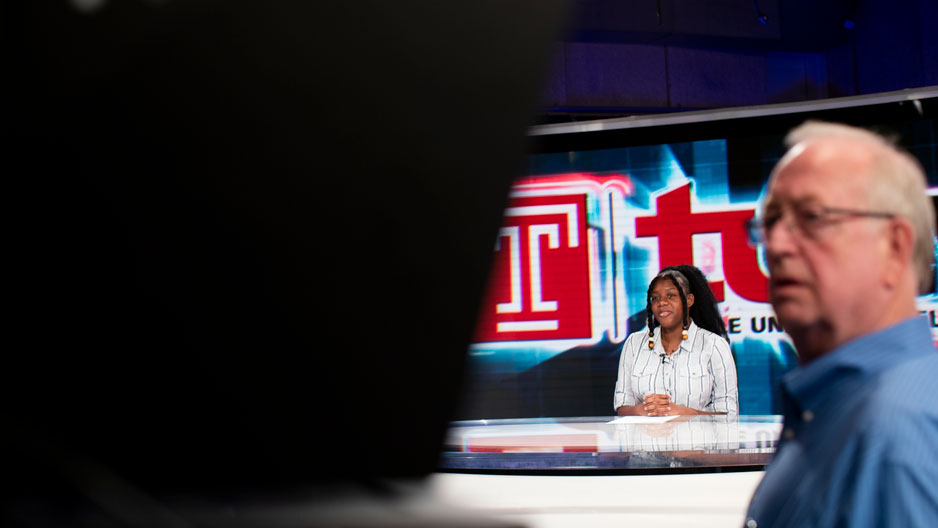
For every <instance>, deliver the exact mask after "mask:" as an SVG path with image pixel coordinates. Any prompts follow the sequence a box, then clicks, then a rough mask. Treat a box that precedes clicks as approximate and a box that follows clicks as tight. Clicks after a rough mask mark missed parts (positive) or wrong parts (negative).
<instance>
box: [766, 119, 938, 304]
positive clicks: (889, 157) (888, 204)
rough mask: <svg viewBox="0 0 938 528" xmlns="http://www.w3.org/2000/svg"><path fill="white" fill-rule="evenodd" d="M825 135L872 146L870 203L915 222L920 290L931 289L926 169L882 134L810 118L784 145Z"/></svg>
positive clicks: (932, 244) (930, 222)
mask: <svg viewBox="0 0 938 528" xmlns="http://www.w3.org/2000/svg"><path fill="white" fill-rule="evenodd" d="M822 138H843V139H851V140H855V141H861V142H864V143H867V144H868V145H870V146H871V147H872V148H871V150H870V153H871V154H872V155H873V165H872V167H871V168H870V173H869V174H870V177H871V178H870V182H871V183H870V187H869V190H868V192H869V194H868V199H869V206H870V207H871V208H873V209H875V210H877V211H884V212H888V213H892V214H895V215H896V216H900V217H902V218H905V219H906V220H908V221H909V223H911V224H912V227H913V228H914V229H915V253H914V255H913V262H914V264H915V267H916V272H917V276H918V286H919V293H920V294H924V293H928V292H929V291H931V285H932V280H933V279H934V263H935V242H934V240H935V239H934V233H933V229H934V226H935V209H934V207H933V205H932V202H931V198H930V197H929V196H928V194H927V192H926V188H927V184H926V179H925V171H924V170H922V166H921V164H920V163H919V162H918V160H917V159H915V157H914V156H912V155H911V154H909V153H908V152H906V151H905V150H902V149H901V148H899V147H897V146H896V145H895V143H894V142H893V141H891V140H889V139H887V138H885V137H883V136H881V135H879V134H876V133H874V132H871V131H869V130H865V129H862V128H856V127H852V126H847V125H841V124H836V123H825V122H821V121H807V122H806V123H804V124H802V125H801V126H798V127H797V128H794V129H793V130H792V131H791V132H789V133H788V135H787V136H786V137H785V145H786V146H788V147H789V148H791V147H793V146H795V145H797V144H799V143H804V142H808V141H813V140H817V139H822ZM774 176H775V173H774V172H773V174H772V177H773V178H774ZM770 185H771V183H770Z"/></svg>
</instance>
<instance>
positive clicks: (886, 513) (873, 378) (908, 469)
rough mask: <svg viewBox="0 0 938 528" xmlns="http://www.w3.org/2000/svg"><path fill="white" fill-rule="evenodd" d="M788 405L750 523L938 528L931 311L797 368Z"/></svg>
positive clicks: (937, 400) (785, 393)
mask: <svg viewBox="0 0 938 528" xmlns="http://www.w3.org/2000/svg"><path fill="white" fill-rule="evenodd" d="M782 405H783V409H784V411H783V414H784V418H785V427H784V429H783V430H782V438H781V440H780V442H779V447H778V450H777V452H776V454H775V458H774V459H773V460H772V463H771V464H770V465H769V467H768V468H767V469H766V473H765V477H764V478H763V479H762V482H761V483H760V484H759V487H758V488H757V489H756V492H755V495H753V498H752V502H751V503H750V505H749V512H748V514H747V516H746V518H747V521H746V526H748V527H749V528H753V527H754V526H758V527H759V528H767V527H770V526H902V527H910V526H932V527H933V526H938V352H936V351H935V348H934V345H933V344H932V340H931V333H930V330H929V327H928V322H927V321H926V320H925V319H924V318H922V317H915V318H912V319H908V320H906V321H903V322H901V323H899V324H897V325H895V326H892V327H890V328H887V329H885V330H882V331H880V332H876V333H873V334H869V335H866V336H863V337H860V338H858V339H855V340H853V341H851V342H849V343H847V344H845V345H843V346H842V347H840V348H838V349H836V350H834V351H832V352H830V353H828V354H826V355H824V356H822V357H820V358H818V359H817V360H815V361H813V362H811V363H809V364H807V365H804V366H802V367H799V368H797V369H795V370H794V371H792V372H790V373H788V374H787V375H786V376H785V377H784V378H783V379H782Z"/></svg>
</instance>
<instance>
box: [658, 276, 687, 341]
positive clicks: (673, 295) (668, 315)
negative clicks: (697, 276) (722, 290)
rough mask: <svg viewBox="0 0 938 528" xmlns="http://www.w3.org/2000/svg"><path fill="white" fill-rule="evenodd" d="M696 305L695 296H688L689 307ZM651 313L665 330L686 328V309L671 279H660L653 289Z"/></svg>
mask: <svg viewBox="0 0 938 528" xmlns="http://www.w3.org/2000/svg"><path fill="white" fill-rule="evenodd" d="M693 303H694V296H693V295H688V296H687V307H688V308H690V306H691V305H692V304H693ZM651 313H653V314H654V315H655V319H656V320H657V321H658V324H660V325H661V326H662V328H664V329H665V330H671V329H674V328H679V327H682V326H684V309H683V307H682V306H681V294H680V292H679V291H678V289H677V286H675V284H674V281H672V280H671V279H670V278H667V277H663V278H660V279H658V281H657V282H655V284H654V285H653V286H652V289H651Z"/></svg>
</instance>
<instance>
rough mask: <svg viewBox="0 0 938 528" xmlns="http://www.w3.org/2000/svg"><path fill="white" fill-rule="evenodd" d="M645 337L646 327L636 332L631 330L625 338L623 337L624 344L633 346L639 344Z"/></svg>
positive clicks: (646, 335)
mask: <svg viewBox="0 0 938 528" xmlns="http://www.w3.org/2000/svg"><path fill="white" fill-rule="evenodd" d="M646 339H648V327H645V328H642V329H641V330H638V331H637V332H632V333H631V334H629V336H628V337H627V338H625V346H626V347H633V346H637V345H640V344H641V343H643V342H644V341H645V340H646Z"/></svg>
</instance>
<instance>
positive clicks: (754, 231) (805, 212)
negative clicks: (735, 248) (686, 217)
mask: <svg viewBox="0 0 938 528" xmlns="http://www.w3.org/2000/svg"><path fill="white" fill-rule="evenodd" d="M790 209H791V213H792V220H790V221H789V222H788V224H787V227H788V229H789V230H792V229H794V230H796V231H797V232H798V234H800V235H802V236H804V237H807V238H812V239H813V238H817V232H818V230H820V229H821V228H823V227H825V226H827V225H830V224H833V223H835V222H838V221H840V220H843V218H837V217H838V216H840V217H851V216H852V217H867V218H895V216H896V215H895V214H893V213H884V212H879V211H861V210H858V209H843V208H839V207H825V206H823V205H817V204H795V205H792V206H791V207H790ZM783 213H784V211H783V210H782V209H781V208H774V209H770V210H769V211H767V212H766V213H765V214H764V215H763V217H762V218H761V219H760V218H753V219H751V220H749V221H748V222H746V231H747V232H748V234H749V241H750V243H752V244H765V235H766V233H767V232H769V231H771V230H772V228H773V227H775V225H776V224H778V222H779V221H780V220H781V219H782V216H783Z"/></svg>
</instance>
